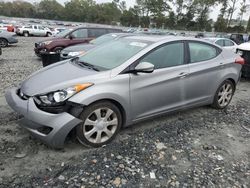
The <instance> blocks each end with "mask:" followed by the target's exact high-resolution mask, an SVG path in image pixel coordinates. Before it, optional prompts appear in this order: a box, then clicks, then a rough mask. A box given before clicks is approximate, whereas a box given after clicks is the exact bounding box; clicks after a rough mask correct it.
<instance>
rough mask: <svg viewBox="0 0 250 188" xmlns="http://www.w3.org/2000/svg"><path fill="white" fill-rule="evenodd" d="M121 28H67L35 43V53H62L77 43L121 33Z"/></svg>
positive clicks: (38, 54)
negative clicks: (108, 34)
mask: <svg viewBox="0 0 250 188" xmlns="http://www.w3.org/2000/svg"><path fill="white" fill-rule="evenodd" d="M119 32H122V30H120V29H114V28H98V27H77V28H75V29H68V30H65V31H63V32H61V33H59V34H58V35H56V36H55V37H52V38H49V39H46V40H42V41H39V42H36V43H35V49H34V51H35V54H36V55H37V56H40V55H41V53H44V52H56V53H60V52H61V51H62V49H64V48H66V47H68V46H72V45H75V44H81V43H88V42H89V41H91V40H93V39H95V38H97V37H99V36H102V35H104V34H107V33H119Z"/></svg>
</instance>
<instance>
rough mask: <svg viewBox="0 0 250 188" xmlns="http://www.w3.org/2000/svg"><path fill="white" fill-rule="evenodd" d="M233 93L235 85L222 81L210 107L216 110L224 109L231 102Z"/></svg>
mask: <svg viewBox="0 0 250 188" xmlns="http://www.w3.org/2000/svg"><path fill="white" fill-rule="evenodd" d="M234 91H235V85H234V84H233V82H232V81H230V80H226V81H224V82H223V83H222V84H221V85H220V86H219V88H218V89H217V91H216V94H215V96H214V102H213V104H212V106H213V107H214V108H216V109H224V108H226V107H227V106H228V105H229V103H230V102H231V100H232V98H233V95H234Z"/></svg>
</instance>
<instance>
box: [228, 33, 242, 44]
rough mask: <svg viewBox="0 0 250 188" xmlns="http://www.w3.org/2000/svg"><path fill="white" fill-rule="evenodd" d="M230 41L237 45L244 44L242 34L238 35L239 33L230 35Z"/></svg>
mask: <svg viewBox="0 0 250 188" xmlns="http://www.w3.org/2000/svg"><path fill="white" fill-rule="evenodd" d="M230 39H231V40H232V41H234V42H235V43H236V44H238V45H239V44H242V43H244V38H243V34H239V33H234V34H231V35H230Z"/></svg>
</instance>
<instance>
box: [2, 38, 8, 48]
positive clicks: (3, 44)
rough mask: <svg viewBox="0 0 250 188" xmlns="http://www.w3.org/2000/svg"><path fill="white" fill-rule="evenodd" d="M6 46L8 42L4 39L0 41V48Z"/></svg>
mask: <svg viewBox="0 0 250 188" xmlns="http://www.w3.org/2000/svg"><path fill="white" fill-rule="evenodd" d="M6 46H8V42H7V41H6V40H5V39H0V47H6Z"/></svg>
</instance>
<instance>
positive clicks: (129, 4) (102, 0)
mask: <svg viewBox="0 0 250 188" xmlns="http://www.w3.org/2000/svg"><path fill="white" fill-rule="evenodd" d="M0 1H1V0H0ZM4 1H12V0H4ZM25 1H28V2H32V3H34V2H39V0H25ZM57 1H58V2H59V3H61V4H64V3H65V2H67V1H69V0H57ZM95 1H96V2H97V3H106V2H112V0H95ZM125 1H126V4H127V7H133V6H134V4H135V2H136V0H125ZM237 2H238V4H237V6H240V0H238V1H237ZM219 12H220V6H217V7H215V8H214V9H212V10H211V13H210V18H212V19H213V20H214V21H216V19H217V16H218V14H219ZM237 16H238V12H235V13H234V18H236V17H237ZM249 16H250V11H248V12H247V13H246V14H245V16H244V19H246V20H248V17H249Z"/></svg>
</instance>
